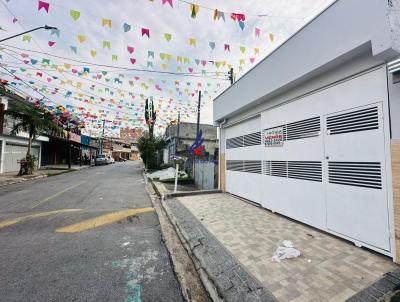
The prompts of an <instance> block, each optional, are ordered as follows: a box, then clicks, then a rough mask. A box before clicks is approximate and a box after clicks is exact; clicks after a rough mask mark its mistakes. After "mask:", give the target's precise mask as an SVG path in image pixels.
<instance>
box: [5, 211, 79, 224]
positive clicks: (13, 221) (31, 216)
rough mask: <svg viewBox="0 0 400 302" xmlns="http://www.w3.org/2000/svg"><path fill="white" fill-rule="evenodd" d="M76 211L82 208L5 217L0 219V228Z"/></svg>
mask: <svg viewBox="0 0 400 302" xmlns="http://www.w3.org/2000/svg"><path fill="white" fill-rule="evenodd" d="M77 211H82V210H81V209H64V210H56V211H49V212H40V213H34V214H30V215H26V216H21V217H16V218H12V219H7V220H3V221H0V229H1V228H4V227H8V226H10V225H13V224H16V223H19V222H23V221H25V220H28V219H31V218H36V217H44V216H50V215H55V214H60V213H68V212H77Z"/></svg>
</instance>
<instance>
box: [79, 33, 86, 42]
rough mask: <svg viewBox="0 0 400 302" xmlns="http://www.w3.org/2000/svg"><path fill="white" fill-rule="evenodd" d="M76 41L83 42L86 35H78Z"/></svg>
mask: <svg viewBox="0 0 400 302" xmlns="http://www.w3.org/2000/svg"><path fill="white" fill-rule="evenodd" d="M78 41H79V42H80V43H83V42H85V41H86V37H85V36H83V35H78Z"/></svg>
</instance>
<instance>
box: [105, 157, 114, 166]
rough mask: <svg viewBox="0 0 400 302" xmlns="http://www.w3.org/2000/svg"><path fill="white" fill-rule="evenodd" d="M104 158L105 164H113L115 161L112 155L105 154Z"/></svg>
mask: <svg viewBox="0 0 400 302" xmlns="http://www.w3.org/2000/svg"><path fill="white" fill-rule="evenodd" d="M106 159H107V164H113V163H115V159H114V157H112V156H110V155H107V156H106Z"/></svg>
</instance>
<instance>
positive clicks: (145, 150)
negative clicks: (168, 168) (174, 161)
mask: <svg viewBox="0 0 400 302" xmlns="http://www.w3.org/2000/svg"><path fill="white" fill-rule="evenodd" d="M165 146H166V143H165V141H164V139H162V138H160V137H144V136H142V137H141V138H139V140H138V144H137V147H138V149H139V152H140V157H141V158H142V160H143V162H144V164H145V165H146V167H147V169H150V170H156V169H159V168H160V164H161V158H160V156H161V155H162V153H161V152H162V150H163V149H164V147H165Z"/></svg>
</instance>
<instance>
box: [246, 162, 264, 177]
mask: <svg viewBox="0 0 400 302" xmlns="http://www.w3.org/2000/svg"><path fill="white" fill-rule="evenodd" d="M243 163H244V165H243V167H244V170H243V171H244V172H247V173H256V174H261V170H262V168H261V167H262V166H261V160H245V161H244V162H243Z"/></svg>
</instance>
